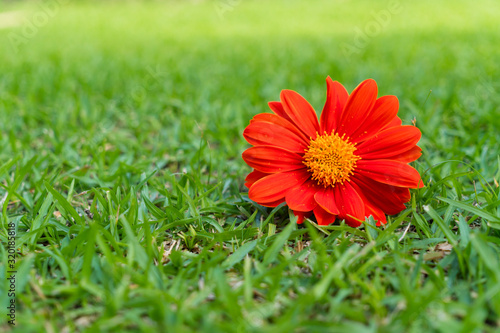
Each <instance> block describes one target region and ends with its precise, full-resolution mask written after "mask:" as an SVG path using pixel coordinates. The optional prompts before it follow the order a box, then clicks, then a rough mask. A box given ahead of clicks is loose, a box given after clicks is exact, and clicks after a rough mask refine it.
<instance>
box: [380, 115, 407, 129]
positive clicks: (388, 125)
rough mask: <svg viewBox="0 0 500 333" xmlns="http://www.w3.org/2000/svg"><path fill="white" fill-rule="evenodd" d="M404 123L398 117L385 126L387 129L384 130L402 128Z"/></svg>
mask: <svg viewBox="0 0 500 333" xmlns="http://www.w3.org/2000/svg"><path fill="white" fill-rule="evenodd" d="M402 123H403V122H402V121H401V118H399V117H398V116H396V117H394V118H392V120H391V121H390V122H389V123H388V124H387V125H385V127H384V128H382V129H386V128H389V127H394V126H401V124H402Z"/></svg>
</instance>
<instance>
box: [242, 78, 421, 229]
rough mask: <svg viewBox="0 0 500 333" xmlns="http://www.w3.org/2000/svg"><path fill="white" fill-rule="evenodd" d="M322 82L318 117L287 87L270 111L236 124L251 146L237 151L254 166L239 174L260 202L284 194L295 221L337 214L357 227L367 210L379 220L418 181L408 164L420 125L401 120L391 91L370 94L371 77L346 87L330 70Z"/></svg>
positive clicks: (273, 202)
mask: <svg viewBox="0 0 500 333" xmlns="http://www.w3.org/2000/svg"><path fill="white" fill-rule="evenodd" d="M326 83H327V93H326V103H325V106H324V107H323V112H322V113H321V117H320V119H319V121H318V117H317V115H316V112H315V111H314V109H313V107H312V106H311V105H310V104H309V103H308V102H307V101H306V100H305V99H304V98H303V97H302V96H301V95H299V94H298V93H296V92H295V91H292V90H283V91H282V92H281V95H280V100H281V101H280V102H270V103H269V107H270V108H271V110H272V111H273V113H274V114H271V113H261V114H258V115H256V116H255V117H254V118H253V119H252V120H251V121H250V124H249V125H248V126H247V127H246V129H245V131H244V132H243V136H244V137H245V139H246V140H247V141H248V143H250V144H251V145H252V146H253V147H251V148H248V149H247V150H245V151H244V152H243V159H244V160H245V162H246V163H247V164H248V165H249V166H250V167H252V168H253V169H254V171H252V172H251V173H250V174H249V175H248V176H247V177H246V179H245V180H246V183H245V185H246V186H247V187H248V188H249V192H248V196H249V198H250V199H251V200H253V201H255V202H257V203H258V204H260V205H263V206H267V207H276V206H277V205H279V204H281V203H283V202H286V204H287V205H288V207H289V208H290V209H292V210H293V212H294V214H295V215H296V216H297V217H298V223H302V222H303V221H304V218H306V217H309V216H311V215H312V214H313V213H314V216H315V217H316V220H317V222H318V224H320V225H328V224H330V223H332V222H334V221H335V219H337V218H338V219H344V220H345V221H346V223H347V224H349V225H350V226H352V227H358V226H359V225H361V223H362V221H364V220H365V218H366V217H368V216H370V215H372V216H373V218H374V219H375V220H376V221H377V225H381V224H385V223H387V219H386V214H388V215H394V214H397V213H399V212H401V211H402V210H403V209H405V205H404V204H405V203H406V202H408V201H409V200H410V191H409V189H410V188H420V187H423V183H422V180H421V177H420V175H419V173H418V172H417V170H415V169H414V168H413V167H411V166H409V165H408V163H409V162H412V161H415V160H416V159H417V158H419V157H420V155H421V153H422V150H421V149H420V147H418V146H417V145H416V144H417V142H418V141H419V139H420V136H421V133H420V130H419V129H418V128H416V127H415V126H403V125H402V124H401V119H400V118H399V117H398V116H397V112H398V108H399V102H398V99H397V98H396V96H382V97H379V98H377V84H376V82H375V81H374V80H372V79H368V80H365V81H363V82H362V83H361V84H360V85H359V86H357V87H356V89H354V91H353V92H352V93H351V94H350V95H349V94H348V92H347V91H346V89H345V88H344V86H342V85H341V84H340V83H339V82H337V81H335V82H334V81H333V80H332V79H331V78H330V77H328V78H327V79H326Z"/></svg>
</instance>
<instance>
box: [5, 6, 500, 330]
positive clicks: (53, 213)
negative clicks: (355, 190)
mask: <svg viewBox="0 0 500 333" xmlns="http://www.w3.org/2000/svg"><path fill="white" fill-rule="evenodd" d="M54 1H55V0H54ZM52 3H54V2H52ZM46 4H47V2H34V1H33V2H21V3H19V2H4V1H0V12H7V11H13V10H21V11H23V13H24V14H23V15H25V19H24V21H22V22H21V25H20V26H17V27H11V28H4V29H0V49H1V52H0V144H1V149H0V186H1V187H0V208H1V214H0V216H1V223H2V227H1V228H0V239H1V241H2V245H3V246H2V247H1V248H0V251H1V252H0V256H1V258H2V259H1V263H0V290H1V292H0V304H1V307H0V308H1V309H2V311H1V318H2V321H1V322H0V330H2V331H5V330H7V331H9V330H12V331H17V332H74V331H75V332H80V331H89V332H127V331H131V332H132V331H144V332H152V331H163V332H200V331H201V332H225V331H235V332H320V331H321V332H325V331H328V332H377V331H379V332H424V331H426V332H498V331H500V320H499V319H498V318H500V265H499V262H500V261H499V260H500V211H499V210H500V200H499V187H498V181H500V169H499V167H500V166H499V163H500V157H499V153H498V142H500V134H499V133H500V132H499V131H498V128H500V117H499V116H498V115H499V114H500V107H499V106H500V97H499V96H500V84H499V81H498V77H500V67H499V66H498V59H500V49H499V48H498V45H500V35H499V34H498V22H497V18H498V17H499V15H500V5H499V4H498V2H497V1H486V0H484V1H475V2H468V1H451V0H450V1H441V2H436V1H430V0H429V1H419V2H409V1H401V2H400V8H399V11H398V12H397V13H395V14H392V15H391V16H390V18H389V19H388V23H387V25H386V26H384V27H383V28H382V29H380V31H379V32H378V33H377V34H374V35H373V36H372V37H369V38H367V39H366V41H364V43H363V46H362V47H359V48H357V49H356V50H355V52H354V53H352V54H351V55H349V56H346V51H345V47H346V45H347V46H349V45H350V46H352V45H354V44H353V43H355V40H356V31H358V30H357V29H358V28H359V29H361V30H363V29H366V28H367V26H368V25H369V24H370V22H372V21H373V20H375V17H376V16H377V13H379V12H380V11H381V10H386V9H387V8H388V4H389V2H387V3H386V2H377V3H372V2H371V1H326V0H324V1H319V0H318V1H308V2H299V1H286V2H285V1H273V2H267V1H266V2H264V1H252V0H248V1H246V0H243V1H240V2H238V1H223V0H221V1H212V2H209V1H201V2H181V1H165V2H164V1H161V2H160V1H158V2H153V1H151V2H143V3H141V2H135V1H129V2H124V3H121V2H112V1H110V2H100V3H98V2H76V1H75V2H68V3H66V4H61V5H59V6H56V7H55V10H54V14H53V15H51V16H52V17H50V19H48V20H47V22H46V23H44V24H38V26H35V32H34V33H32V34H30V35H29V37H23V36H26V34H25V32H26V29H28V28H29V26H30V22H32V21H33V18H34V16H33V15H36V14H37V13H40V11H43V10H44V8H46V7H44V6H47V5H46ZM228 4H229V5H228ZM231 4H234V6H233V7H231ZM223 5H226V6H229V7H220V6H223ZM217 6H219V7H217ZM217 8H219V9H220V8H226V9H228V8H229V9H231V10H228V11H226V12H225V13H224V15H223V16H222V17H220V16H219V15H218V12H217ZM373 15H375V16H373ZM23 29H24V30H23ZM13 34H14V35H13ZM13 36H17V37H19V36H21V37H22V38H23V39H21V41H22V43H20V44H16V42H14V43H13V38H14V37H13ZM17 42H19V39H17ZM327 75H330V76H331V77H332V78H334V79H336V80H339V81H340V82H342V83H344V84H345V85H346V87H347V88H348V90H349V91H351V90H352V89H353V88H354V87H355V86H356V85H357V84H358V83H359V82H361V81H362V80H363V79H365V78H369V77H371V78H374V79H375V80H376V81H377V83H378V85H379V90H380V91H379V95H385V94H394V95H397V96H398V98H399V100H400V104H401V109H400V114H399V115H400V117H401V118H402V119H403V123H404V124H411V123H412V120H414V119H416V124H417V126H418V127H419V128H420V129H421V131H422V140H421V141H420V146H421V147H422V148H423V156H422V157H421V158H420V159H419V160H418V161H417V162H416V163H414V166H415V167H416V168H417V170H418V171H419V172H420V173H421V174H422V177H423V179H424V182H425V185H426V187H425V188H423V189H421V190H418V191H417V190H415V191H412V201H411V202H410V203H409V204H408V208H407V210H405V211H403V212H402V213H401V214H400V215H398V216H392V217H391V218H390V222H389V223H388V224H387V225H386V226H385V227H382V228H374V227H372V223H371V222H370V221H367V222H366V223H365V225H364V226H363V227H361V228H359V229H352V228H350V227H348V226H347V225H345V224H343V223H336V224H335V225H332V226H329V227H323V228H320V227H318V226H316V225H315V224H312V223H305V224H304V225H302V226H297V225H296V224H295V223H294V222H295V221H294V218H293V217H292V218H290V215H289V212H288V211H287V209H286V208H283V207H278V208H276V209H273V210H271V209H267V208H264V207H261V206H259V205H257V204H255V203H252V202H251V201H249V199H248V197H247V194H246V189H245V187H244V186H243V182H244V177H245V176H246V174H247V173H248V172H249V171H250V169H249V168H248V167H247V166H246V164H245V163H244V162H243V161H242V159H241V153H242V151H243V150H244V149H246V148H247V147H248V145H247V143H246V142H245V141H244V140H243V138H242V135H241V133H242V131H243V129H244V128H245V126H246V125H247V124H248V122H249V120H250V119H251V117H252V116H253V115H255V114H257V113H260V112H267V102H268V101H271V100H276V99H278V97H279V92H280V90H281V89H293V90H296V91H298V92H299V93H301V94H302V95H303V96H305V97H306V98H307V99H308V100H309V101H310V102H311V103H312V104H313V105H314V107H315V108H316V110H318V111H319V110H321V108H322V105H323V103H324V97H325V89H326V88H325V81H324V80H325V78H326V76H327ZM431 91H432V92H431ZM12 222H13V223H15V224H16V226H17V239H16V242H17V249H18V254H17V274H16V300H17V303H16V304H17V317H16V326H15V327H12V326H10V325H8V324H7V320H6V316H5V313H7V310H6V306H7V302H9V300H10V299H9V297H8V296H7V293H6V292H5V291H6V290H7V289H8V284H7V282H8V281H7V280H6V277H7V271H8V268H7V264H6V263H7V259H8V257H7V251H6V245H5V244H6V241H7V236H8V234H7V233H8V229H7V227H8V224H9V223H12Z"/></svg>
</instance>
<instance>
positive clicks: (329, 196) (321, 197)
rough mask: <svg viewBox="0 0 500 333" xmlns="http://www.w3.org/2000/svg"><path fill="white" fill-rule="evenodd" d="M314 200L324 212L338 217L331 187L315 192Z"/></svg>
mask: <svg viewBox="0 0 500 333" xmlns="http://www.w3.org/2000/svg"><path fill="white" fill-rule="evenodd" d="M314 199H315V200H316V202H317V203H318V205H320V206H321V208H323V209H324V210H326V211H327V212H328V213H330V214H334V215H338V214H339V209H338V208H337V205H336V203H335V194H334V191H333V187H331V186H329V187H326V188H322V189H320V190H319V191H317V192H316V194H315V195H314Z"/></svg>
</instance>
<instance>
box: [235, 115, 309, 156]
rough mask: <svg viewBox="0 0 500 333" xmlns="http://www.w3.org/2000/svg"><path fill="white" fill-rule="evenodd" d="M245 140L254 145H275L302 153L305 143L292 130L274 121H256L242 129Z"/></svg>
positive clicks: (305, 146) (305, 147)
mask: <svg viewBox="0 0 500 333" xmlns="http://www.w3.org/2000/svg"><path fill="white" fill-rule="evenodd" d="M243 136H244V137H245V139H246V140H247V142H248V143H249V144H251V145H254V146H276V147H280V148H284V149H287V150H290V151H292V152H294V153H304V150H305V149H307V144H306V143H305V142H304V140H302V138H300V137H298V136H297V135H295V133H294V132H293V131H291V130H290V129H287V128H285V127H282V126H280V125H277V124H275V123H269V122H263V121H256V122H253V123H251V124H250V125H248V126H247V128H245V130H244V131H243Z"/></svg>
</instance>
